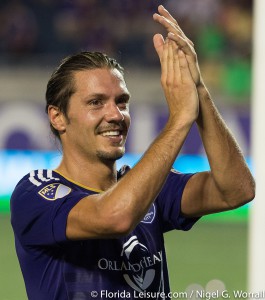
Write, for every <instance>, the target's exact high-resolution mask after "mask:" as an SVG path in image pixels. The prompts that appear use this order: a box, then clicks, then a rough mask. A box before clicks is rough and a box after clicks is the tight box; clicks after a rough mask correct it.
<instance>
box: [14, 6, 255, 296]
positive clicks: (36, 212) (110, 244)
mask: <svg viewBox="0 0 265 300" xmlns="http://www.w3.org/2000/svg"><path fill="white" fill-rule="evenodd" d="M158 11H159V14H155V15H154V19H155V21H157V22H159V23H161V24H162V25H163V26H164V27H165V28H166V29H167V30H168V32H169V35H168V38H167V39H166V40H164V39H163V37H162V36H161V35H159V34H156V35H155V36H154V46H155V49H156V51H157V53H158V56H159V59H160V62H161V82H162V87H163V90H164V93H165V96H166V101H167V105H168V109H169V118H168V121H167V124H166V125H165V127H164V129H163V130H162V132H161V133H160V134H159V136H158V137H157V138H156V139H155V140H154V142H153V143H152V145H151V146H150V147H149V149H148V150H147V151H146V152H145V154H144V155H143V157H142V159H141V160H140V161H139V162H138V163H137V164H136V166H135V167H134V168H132V169H131V170H130V171H128V168H124V169H122V170H121V171H119V172H118V173H117V171H116V160H117V159H118V158H120V157H121V156H122V155H123V154H124V151H125V149H124V145H125V140H126V136H127V132H128V129H129V125H130V115H129V108H128V105H129V99H130V94H129V92H128V89H127V87H126V84H125V81H124V78H123V71H122V68H121V67H120V65H119V64H118V63H117V62H116V61H115V60H113V59H110V58H108V57H107V56H106V55H103V54H101V53H90V52H83V53H79V54H77V55H74V56H71V57H68V58H66V59H65V60H64V61H63V62H62V64H61V65H60V66H59V67H58V69H57V70H56V71H55V72H54V73H53V75H52V77H51V79H50V80H49V83H48V86H47V93H46V99H47V112H48V115H49V119H50V124H51V128H52V131H53V132H54V133H55V134H56V136H57V137H58V138H59V139H60V141H61V144H62V149H63V158H62V161H61V164H60V165H59V167H58V168H57V169H56V170H54V171H52V170H38V171H32V172H31V173H30V174H28V175H26V176H25V177H24V178H23V179H22V180H21V181H20V182H19V183H18V185H17V187H16V189H15V191H14V193H13V195H12V199H11V212H12V225H13V228H14V233H15V240H16V250H17V254H18V257H19V261H20V265H21V269H22V272H23V276H24V280H25V284H26V289H27V293H28V297H29V299H38V300H39V299H45V300H47V299H91V298H93V299H108V298H122V297H123V298H130V299H135V298H137V297H138V298H139V297H141V298H150V297H152V298H154V299H165V298H167V297H168V296H169V291H170V290H169V280H168V274H167V266H166V257H165V250H164V243H163V233H164V232H166V231H169V230H173V229H182V230H188V229H190V228H191V227H192V225H193V224H194V223H195V222H196V221H197V220H198V218H199V217H201V216H203V215H205V214H209V213H214V212H219V211H225V210H229V209H232V208H236V207H238V206H241V205H243V204H245V203H247V202H248V201H250V200H251V199H252V198H253V197H254V180H253V178H252V176H251V173H250V171H249V169H248V168H247V166H246V164H245V161H244V158H243V156H242V154H241V151H240V149H239V147H238V145H237V144H236V142H235V140H234V138H233V137H232V135H231V133H230V132H229V130H228V129H227V127H226V126H225V124H224V122H223V120H222V119H221V117H220V115H219V114H218V112H217V110H216V108H215V106H214V104H213V102H212V100H211V98H210V95H209V93H208V91H207V89H206V87H205V85H204V83H203V80H202V77H201V75H200V71H199V67H198V64H197V59H196V54H195V51H194V48H193V44H192V42H191V41H189V40H188V39H187V38H186V36H185V35H184V33H183V32H182V31H181V29H180V28H179V26H178V24H177V22H176V21H175V20H174V19H173V17H172V16H171V15H170V14H169V13H168V12H167V11H166V10H165V9H164V8H163V7H162V6H159V8H158ZM194 122H196V123H197V125H198V127H199V130H200V134H201V137H202V141H203V144H204V147H205V150H206V153H207V156H208V159H209V162H210V166H211V171H210V172H201V173H197V174H180V173H178V172H176V171H174V170H172V171H171V167H172V164H173V162H174V161H175V159H176V157H177V155H178V153H179V151H180V149H181V146H182V144H183V142H184V140H185V138H186V136H187V134H188V132H189V130H190V128H191V126H192V124H193V123H194ZM122 293H123V294H122Z"/></svg>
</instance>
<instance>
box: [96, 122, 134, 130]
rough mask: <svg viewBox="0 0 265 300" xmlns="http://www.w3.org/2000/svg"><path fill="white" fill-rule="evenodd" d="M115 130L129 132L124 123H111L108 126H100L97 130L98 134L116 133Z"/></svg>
mask: <svg viewBox="0 0 265 300" xmlns="http://www.w3.org/2000/svg"><path fill="white" fill-rule="evenodd" d="M115 130H119V131H125V132H127V130H128V128H127V126H126V124H125V123H124V122H121V123H110V124H107V125H99V126H98V127H97V128H96V133H101V132H104V131H115Z"/></svg>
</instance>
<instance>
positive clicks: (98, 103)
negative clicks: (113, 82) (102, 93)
mask: <svg viewBox="0 0 265 300" xmlns="http://www.w3.org/2000/svg"><path fill="white" fill-rule="evenodd" d="M88 105H90V106H94V107H98V106H102V105H103V100H101V99H93V100H90V101H89V102H88Z"/></svg>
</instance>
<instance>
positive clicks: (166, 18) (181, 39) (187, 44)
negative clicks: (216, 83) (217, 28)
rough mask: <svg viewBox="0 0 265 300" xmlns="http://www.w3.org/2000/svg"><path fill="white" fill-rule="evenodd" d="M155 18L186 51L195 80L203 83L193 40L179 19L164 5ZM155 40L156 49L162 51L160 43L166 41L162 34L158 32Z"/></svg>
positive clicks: (197, 84) (196, 82)
mask: <svg viewBox="0 0 265 300" xmlns="http://www.w3.org/2000/svg"><path fill="white" fill-rule="evenodd" d="M153 19H154V20H155V21H156V22H158V23H159V24H161V25H162V26H163V27H164V28H165V29H166V30H167V31H168V38H169V39H171V40H173V41H174V42H176V43H177V45H178V47H179V48H180V49H181V50H182V51H183V52H184V53H185V55H186V58H187V61H188V64H189V69H190V72H191V76H192V78H193V81H194V83H195V85H196V86H197V87H198V86H199V85H201V84H202V83H203V80H202V76H201V73H200V69H199V65H198V59H197V54H196V52H195V50H194V44H193V42H192V41H191V40H189V39H188V38H187V37H186V35H185V34H184V32H183V31H182V29H181V28H180V26H179V25H178V23H177V21H176V20H175V19H174V18H173V17H172V16H171V14H170V13H169V12H168V11H167V10H166V9H165V8H164V7H163V6H162V5H160V6H159V7H158V13H155V14H154V15H153ZM154 40H155V44H156V46H157V47H156V50H157V51H160V49H161V47H159V45H162V44H163V43H164V39H163V37H162V35H159V34H156V35H155V37H154ZM158 55H159V53H158Z"/></svg>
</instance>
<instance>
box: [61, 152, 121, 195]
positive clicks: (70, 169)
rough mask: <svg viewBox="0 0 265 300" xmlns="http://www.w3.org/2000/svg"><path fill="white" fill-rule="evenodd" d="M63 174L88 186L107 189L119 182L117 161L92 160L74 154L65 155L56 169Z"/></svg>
mask: <svg viewBox="0 0 265 300" xmlns="http://www.w3.org/2000/svg"><path fill="white" fill-rule="evenodd" d="M56 170H57V171H58V172H60V173H61V174H62V175H63V176H65V177H68V178H69V179H71V180H73V181H75V182H78V183H80V184H82V185H85V186H87V187H90V188H93V189H97V190H102V191H105V190H107V189H109V188H110V187H111V186H112V185H113V184H114V183H116V182H117V171H116V162H115V161H105V162H103V161H102V160H100V159H97V160H95V159H94V160H93V161H90V160H88V159H87V158H86V159H82V158H80V157H76V156H74V155H69V154H68V155H66V154H64V155H63V159H62V161H61V163H60V165H59V167H58V168H57V169H56Z"/></svg>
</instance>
